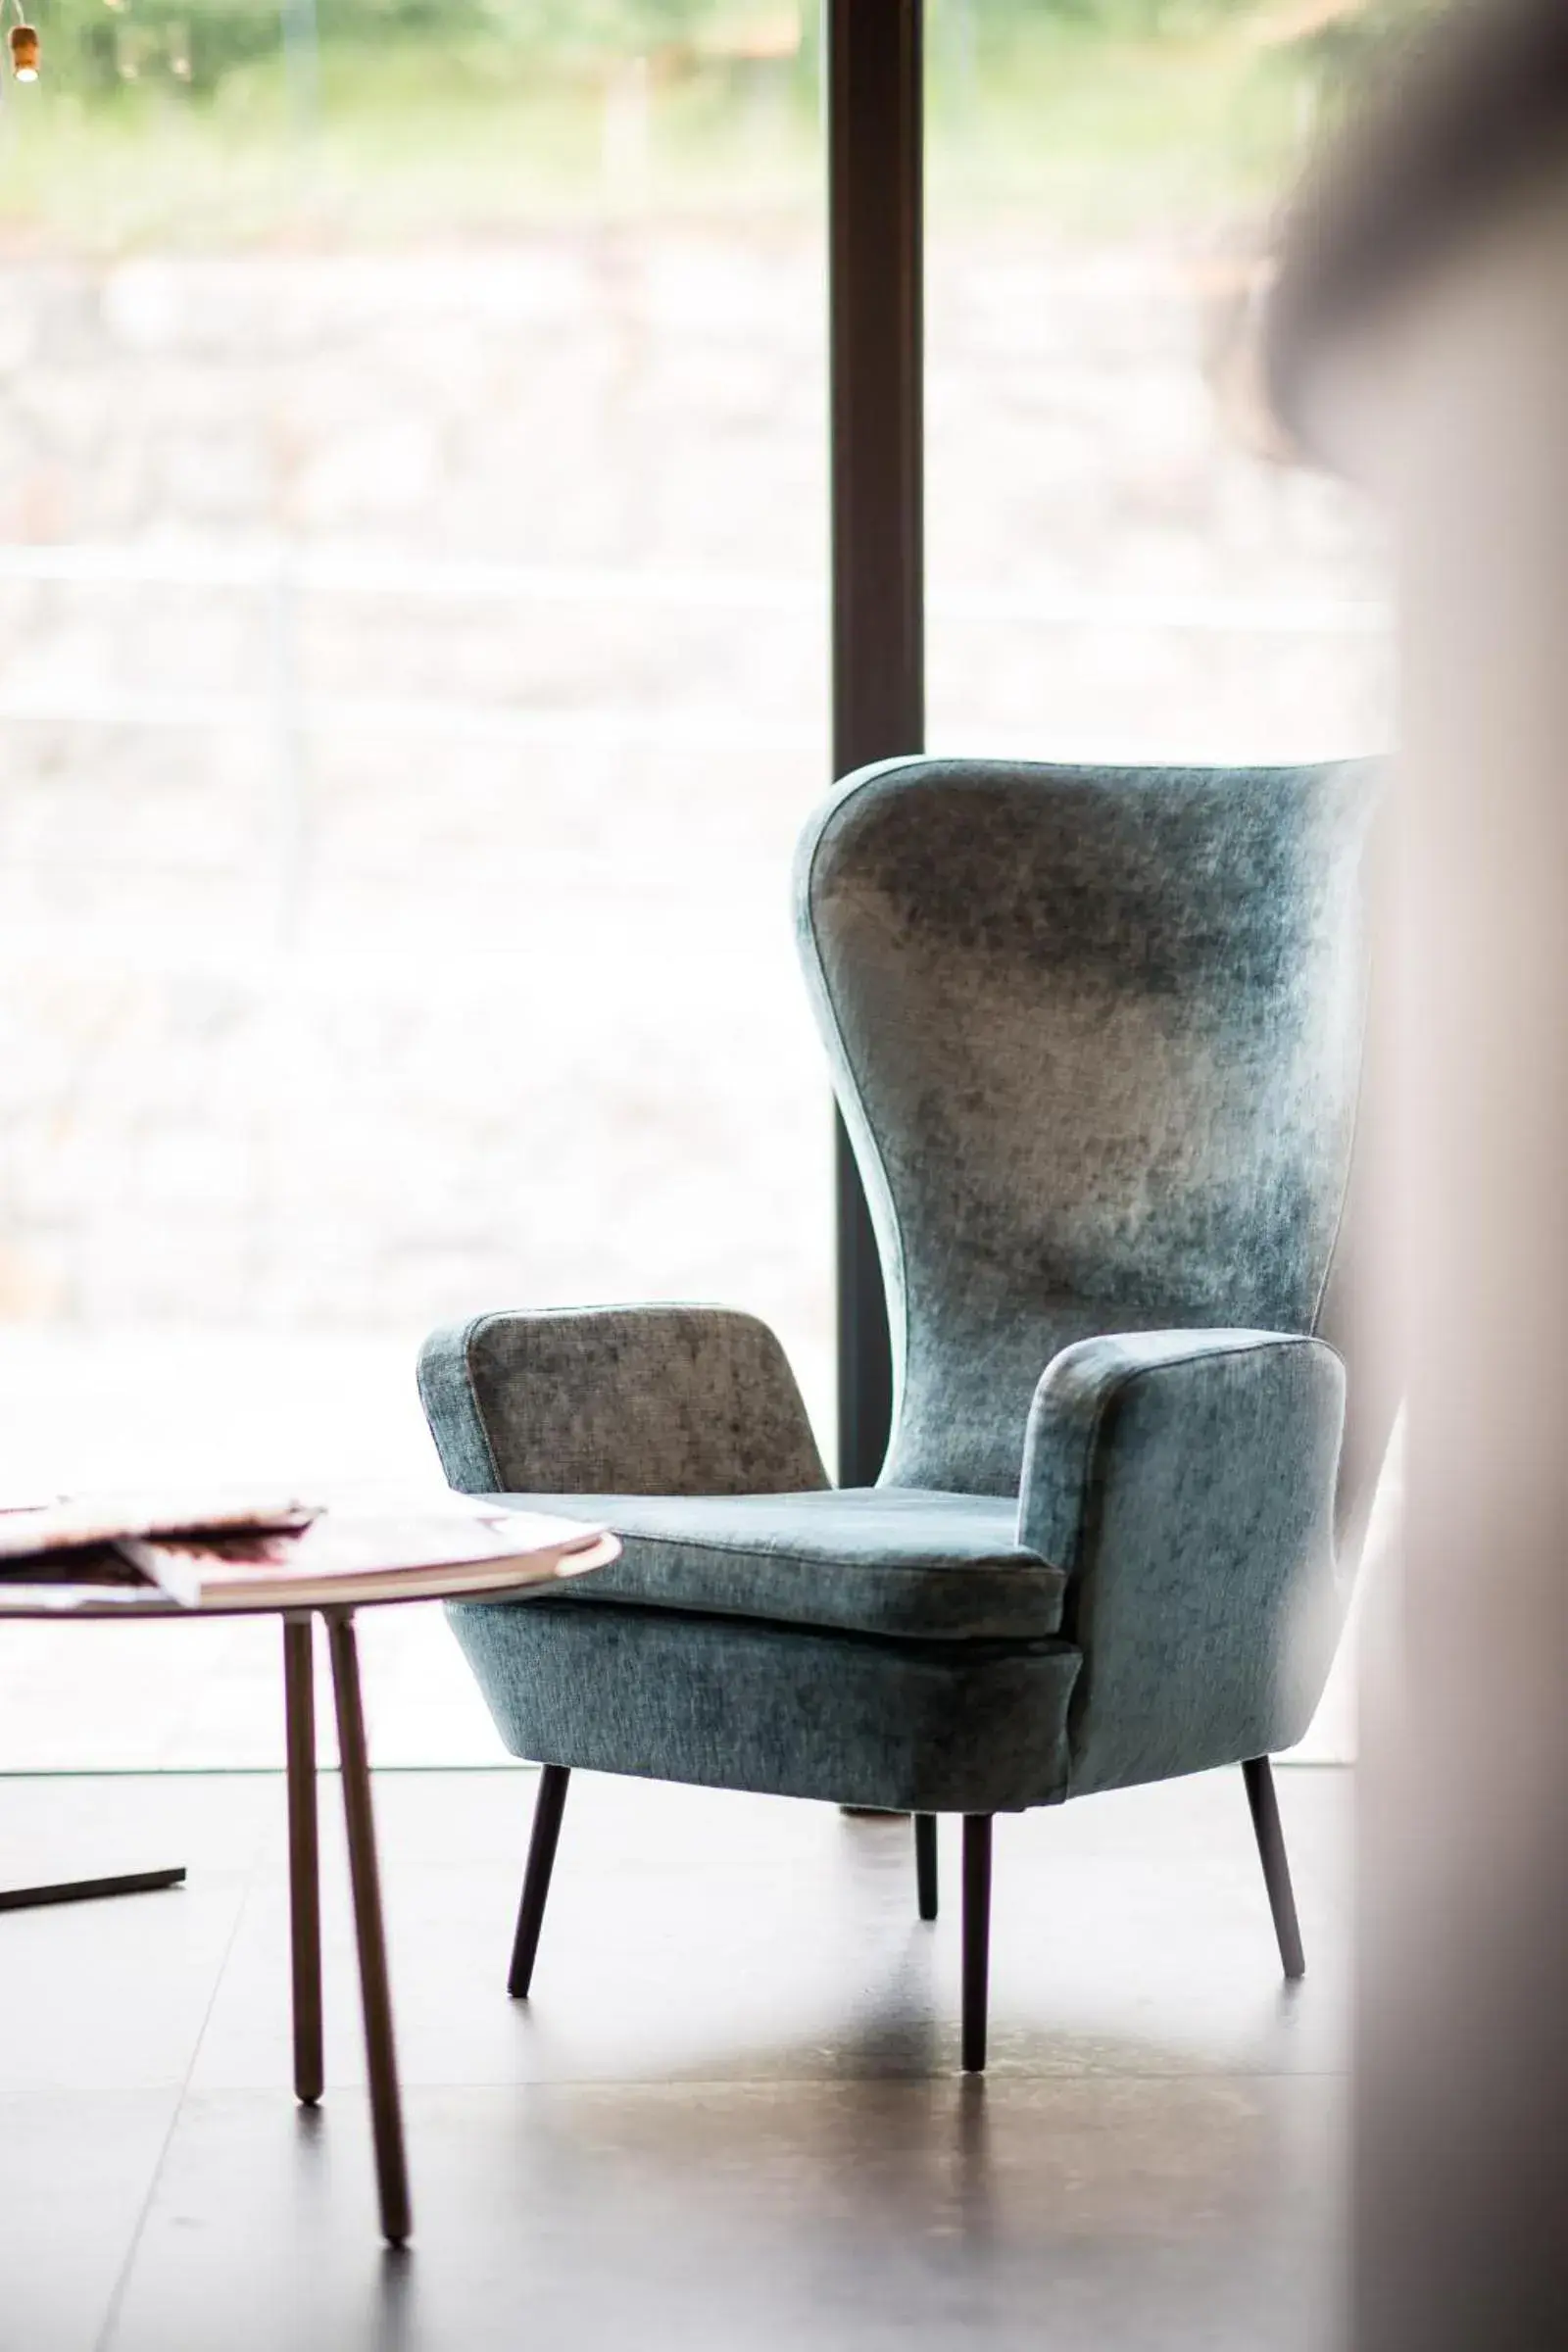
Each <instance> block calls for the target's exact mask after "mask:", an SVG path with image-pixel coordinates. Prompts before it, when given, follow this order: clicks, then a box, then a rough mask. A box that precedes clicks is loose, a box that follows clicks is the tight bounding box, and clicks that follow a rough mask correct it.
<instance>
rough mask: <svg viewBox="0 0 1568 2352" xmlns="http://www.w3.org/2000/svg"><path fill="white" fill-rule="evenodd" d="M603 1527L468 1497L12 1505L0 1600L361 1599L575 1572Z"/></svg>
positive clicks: (0, 1528)
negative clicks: (383, 1502) (527, 1572)
mask: <svg viewBox="0 0 1568 2352" xmlns="http://www.w3.org/2000/svg"><path fill="white" fill-rule="evenodd" d="M606 1556H607V1540H606V1537H605V1532H604V1530H603V1529H602V1528H598V1527H594V1526H591V1525H586V1524H584V1523H583V1522H582V1521H580V1520H575V1519H562V1518H555V1517H553V1516H547V1515H546V1514H544V1513H542V1512H537V1511H515V1510H509V1509H508V1508H507V1507H506V1506H505V1505H504V1504H500V1503H494V1502H488V1501H486V1500H484V1499H483V1498H481V1497H475V1496H467V1495H448V1496H441V1495H435V1496H432V1497H430V1498H429V1500H427V1501H418V1502H415V1503H408V1502H402V1503H399V1504H398V1505H397V1506H395V1507H386V1506H382V1507H376V1506H375V1505H374V1504H370V1503H360V1502H356V1503H352V1504H349V1505H346V1506H338V1505H334V1506H332V1507H331V1508H328V1507H326V1506H325V1505H323V1504H321V1503H319V1502H313V1501H307V1500H303V1499H301V1498H300V1497H298V1496H296V1495H287V1494H284V1493H281V1492H279V1493H276V1494H272V1495H257V1494H254V1493H252V1494H247V1495H235V1494H233V1493H224V1494H219V1495H193V1494H184V1495H178V1494H173V1493H168V1492H166V1493H160V1494H156V1495H154V1494H148V1495H72V1496H63V1497H61V1498H59V1499H57V1500H55V1501H51V1502H44V1503H27V1504H22V1505H16V1506H12V1507H9V1508H8V1507H4V1506H0V1605H3V1604H4V1603H5V1602H9V1603H10V1605H11V1606H12V1607H13V1608H14V1609H16V1608H23V1607H26V1608H38V1609H43V1610H48V1611H50V1612H55V1611H59V1612H61V1613H68V1612H70V1611H71V1610H73V1609H81V1608H95V1609H96V1608H103V1607H110V1608H113V1607H114V1606H116V1605H117V1604H121V1605H124V1606H126V1607H130V1608H133V1607H135V1606H136V1605H137V1604H138V1602H139V1603H140V1605H141V1606H143V1607H145V1606H146V1605H147V1604H148V1602H149V1601H150V1600H152V1599H154V1598H155V1597H156V1598H162V1599H164V1600H166V1601H176V1602H177V1603H178V1604H179V1605H180V1606H181V1607H182V1608H188V1609H234V1608H276V1607H279V1606H289V1605H294V1606H298V1607H301V1608H310V1607H321V1606H331V1605H333V1604H334V1603H335V1604H337V1605H339V1606H342V1607H345V1608H349V1607H353V1606H355V1605H356V1604H357V1603H358V1602H361V1601H374V1600H397V1599H400V1598H403V1597H406V1596H407V1595H408V1593H409V1592H410V1589H411V1588H413V1589H415V1590H417V1592H418V1593H420V1595H421V1596H430V1597H438V1596H439V1594H440V1593H442V1592H443V1591H445V1590H452V1591H458V1592H463V1593H482V1592H483V1591H485V1590H486V1589H487V1588H494V1589H495V1590H498V1591H501V1590H505V1589H507V1588H508V1587H511V1586H514V1585H515V1584H516V1583H517V1582H518V1576H517V1569H518V1565H519V1563H520V1562H522V1561H524V1560H526V1561H527V1563H528V1565H529V1566H530V1568H532V1569H533V1570H534V1571H535V1573H536V1574H537V1576H538V1577H539V1578H541V1579H542V1580H543V1579H548V1578H551V1577H567V1576H576V1575H581V1574H583V1573H584V1572H585V1571H586V1570H588V1569H590V1568H594V1567H597V1566H598V1565H599V1564H600V1563H601V1561H603V1560H604V1558H605V1557H606Z"/></svg>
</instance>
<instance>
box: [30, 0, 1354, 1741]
mask: <svg viewBox="0 0 1568 2352" xmlns="http://www.w3.org/2000/svg"><path fill="white" fill-rule="evenodd" d="M1387 4H1388V0H1384V13H1387ZM39 29H40V32H41V35H42V43H43V59H42V73H41V77H40V79H39V80H38V81H37V82H36V83H35V84H33V85H29V86H21V85H17V84H15V83H13V84H12V85H11V86H10V87H9V88H8V90H7V94H6V98H5V103H4V106H3V108H0V613H3V615H4V635H3V639H0V1031H3V1041H4V1042H3V1051H0V1072H3V1080H0V1083H3V1086H4V1090H5V1104H6V1109H5V1116H6V1125H7V1135H6V1150H5V1156H4V1168H3V1177H0V1465H3V1468H0V1487H3V1488H4V1490H5V1491H6V1492H8V1493H10V1494H13V1495H15V1494H19V1493H32V1492H36V1491H39V1490H47V1489H48V1488H50V1487H51V1486H55V1485H60V1484H71V1485H74V1484H80V1483H84V1482H87V1481H99V1480H106V1479H123V1478H137V1479H145V1478H150V1477H163V1476H170V1475H201V1476H214V1475H219V1476H231V1475H237V1476H243V1475H250V1474H256V1475H263V1476H285V1477H290V1478H296V1479H298V1480H299V1481H300V1482H301V1483H302V1484H305V1485H311V1484H314V1483H317V1482H319V1481H321V1480H325V1479H348V1480H355V1479H370V1478H375V1479H394V1480H410V1479H420V1478H430V1477H433V1476H434V1475H435V1472H434V1465H433V1459H432V1457H431V1455H430V1452H429V1449H428V1446H427V1442H426V1440H425V1438H424V1434H423V1429H422V1423H421V1421H420V1419H419V1415H418V1412H417V1404H416V1402H415V1397H414V1391H413V1379H412V1364H413V1356H414V1351H415V1348H416V1347H417V1341H418V1339H419V1337H420V1336H421V1334H422V1333H423V1331H424V1330H425V1329H427V1328H428V1327H429V1326H430V1325H431V1324H432V1323H434V1322H436V1321H439V1320H443V1319H446V1318H450V1317H455V1316H458V1315H461V1314H464V1313H466V1312H468V1311H470V1310H472V1309H474V1308H477V1307H482V1306H494V1305H498V1304H504V1303H522V1302H529V1303H549V1302H552V1301H562V1300H587V1299H613V1298H628V1297H661V1296H665V1297H668V1296H675V1297H681V1296H684V1297H702V1298H722V1299H731V1300H734V1301H736V1302H741V1303H746V1304H749V1305H751V1306H753V1307H755V1308H756V1309H757V1310H758V1311H760V1312H761V1313H762V1314H764V1315H766V1316H767V1317H769V1318H770V1319H771V1320H772V1321H773V1322H774V1323H775V1324H776V1325H777V1326H778V1328H779V1329H780V1331H781V1333H782V1335H783V1336H784V1338H785V1341H786V1343H787V1345H788V1346H789V1348H790V1350H791V1353H792V1355H793V1356H794V1358H795V1360H796V1362H797V1365H798V1366H799V1368H800V1370H801V1372H802V1375H803V1379H804V1382H805V1385H806V1387H807V1390H808V1393H809V1399H810V1401H811V1404H812V1407H813V1410H815V1411H816V1412H817V1414H818V1416H819V1418H820V1419H821V1420H822V1421H823V1423H824V1425H825V1424H826V1423H827V1421H828V1419H829V1415H830V1410H831V1397H830V1365H831V1354H832V1349H831V1328H830V1323H831V1315H830V1277H831V1267H830V1262H829V1256H830V1238H831V1237H830V1191H829V1171H828V1144H829V1127H828V1121H827V1117H826V1109H825V1088H824V1080H823V1074H822V1070H821V1066H820V1061H819V1057H818V1054H817V1049H816V1045H815V1041H814V1038H813V1036H812V1034H811V1031H810V1027H809V1018H808V1014H807V1011H806V1008H805V1003H804V999H803V996H802V993H801V990H800V987H799V983H798V978H797V974H796V969H795V964H794V956H793V949H792V945H791V941H790V928H789V907H788V865H789V853H790V848H791V844H792V842H793V839H794V836H795V834H796V831H797V829H798V827H799V825H800V823H801V821H802V818H803V817H804V815H805V813H806V811H807V809H809V806H810V804H811V802H812V801H813V799H814V798H815V797H816V796H817V794H818V793H819V792H820V791H821V790H822V789H823V788H824V786H825V783H826V780H827V773H828V750H827V725H826V652H825V643H826V631H825V561H824V556H825V528H826V515H825V463H824V460H825V449H824V435H825V368H824V350H823V342H824V311H825V298H824V251H823V234H822V227H823V224H822V221H821V217H820V182H821V167H820V158H819V152H818V150H819V129H818V91H817V76H818V69H819V60H818V48H819V42H818V34H817V26H816V21H815V15H814V11H813V9H812V8H811V6H809V4H808V5H797V0H595V5H593V6H591V7H590V6H579V5H576V0H282V6H281V8H279V7H278V6H277V5H275V4H273V0H39ZM1359 29H1360V14H1359V12H1357V11H1356V10H1355V9H1354V8H1353V7H1348V6H1344V5H1336V6H1333V7H1328V6H1324V7H1318V8H1306V9H1303V8H1299V7H1292V8H1286V7H1283V6H1281V5H1279V4H1278V0H1266V4H1265V0H930V7H929V19H928V50H929V61H930V116H931V138H930V174H929V181H930V205H929V265H930V290H929V304H928V339H929V362H930V366H929V396H928V421H929V507H928V533H929V547H930V559H931V637H930V701H931V735H932V741H933V744H934V745H937V746H940V747H943V748H963V749H971V750H1015V751H1019V752H1024V753H1027V754H1031V755H1038V756H1041V757H1072V756H1074V755H1077V754H1079V753H1083V752H1093V753H1100V752H1104V751H1111V752H1115V753H1126V754H1130V755H1133V756H1139V757H1152V758H1159V759H1170V758H1183V757H1199V758H1208V757H1232V756H1237V757H1247V756H1258V757H1263V758H1269V759H1277V758H1289V757H1293V756H1296V755H1298V754H1299V753H1313V752H1318V751H1322V750H1335V749H1341V748H1345V747H1347V746H1349V747H1355V748H1359V747H1361V746H1363V745H1364V744H1365V743H1366V742H1367V741H1368V740H1369V739H1372V738H1375V737H1376V736H1377V735H1378V733H1379V732H1380V731H1381V726H1382V697H1383V692H1384V685H1383V678H1384V642H1383V634H1382V616H1381V613H1380V610H1379V603H1378V583H1377V568H1376V561H1375V551H1374V550H1372V548H1371V547H1370V545H1369V544H1368V542H1367V539H1366V536H1365V532H1364V527H1363V525H1362V524H1361V522H1360V521H1359V520H1358V519H1357V517H1356V516H1355V515H1354V514H1353V512H1352V510H1351V509H1350V507H1349V504H1348V501H1346V500H1345V499H1344V498H1342V497H1341V495H1340V494H1339V493H1337V492H1335V491H1333V490H1332V489H1330V488H1328V487H1326V486H1325V485H1323V484H1321V483H1319V482H1316V481H1314V480H1312V479H1311V478H1309V477H1308V476H1306V475H1304V474H1302V473H1299V472H1297V471H1294V470H1292V469H1291V468H1289V467H1287V466H1283V465H1282V464H1280V463H1279V461H1278V458H1277V456H1275V455H1272V454H1270V453H1269V451H1268V449H1267V445H1266V438H1265V428H1264V425H1263V421H1262V417H1261V411H1260V407H1259V404H1258V400H1257V396H1256V392H1255V388H1254V387H1253V386H1252V384H1251V382H1250V375H1249V363H1248V352H1249V339H1248V331H1247V330H1248V323H1249V314H1250V305H1251V303H1252V302H1253V300H1254V298H1255V295H1256V291H1257V287H1258V283H1259V277H1258V271H1259V262H1258V255H1259V253H1260V251H1261V250H1262V247H1263V244H1264V242H1265V237H1266V228H1267V222H1268V218H1269V213H1270V208H1271V206H1272V204H1273V203H1274V201H1275V199H1276V197H1277V195H1278V192H1279V190H1280V189H1281V187H1282V186H1283V185H1284V184H1285V183H1286V182H1287V180H1288V178H1289V176H1290V174H1291V172H1293V170H1294V168H1295V166H1296V163H1297V161H1298V159H1299V155H1300V153H1301V152H1302V148H1303V144H1304V141H1305V139H1306V138H1307V137H1308V136H1309V135H1310V129H1311V124H1312V122H1313V119H1314V114H1315V111H1316V110H1317V109H1319V108H1320V107H1321V106H1322V105H1323V104H1325V103H1331V102H1332V93H1333V88H1334V79H1335V73H1336V71H1337V61H1338V59H1339V58H1340V56H1341V55H1342V54H1343V52H1344V50H1345V48H1346V46H1347V44H1353V42H1354V40H1355V39H1356V38H1357V35H1358V30H1359ZM368 1631H369V1635H370V1639H371V1641H372V1642H374V1643H376V1644H377V1645H378V1647H379V1655H378V1657H377V1658H376V1660H375V1661H374V1663H373V1669H372V1671H371V1673H370V1675H369V1677H368V1682H369V1690H370V1696H371V1704H372V1708H373V1709H375V1710H377V1711H378V1713H379V1721H378V1722H377V1723H375V1724H374V1725H373V1726H372V1730H373V1732H374V1735H375V1737H376V1740H377V1747H378V1753H379V1754H380V1755H381V1756H382V1758H383V1760H394V1759H395V1758H397V1757H400V1756H407V1757H410V1758H413V1757H418V1756H422V1757H429V1758H431V1759H439V1758H441V1757H444V1756H457V1755H466V1754H473V1755H475V1756H478V1755H489V1754H491V1753H493V1747H492V1745H491V1742H490V1738H489V1734H488V1732H487V1731H486V1729H485V1727H484V1726H483V1724H482V1723H481V1722H480V1721H479V1719H478V1716H477V1711H476V1705H475V1702H473V1701H472V1699H471V1697H470V1696H469V1694H468V1691H467V1688H466V1681H465V1680H464V1678H463V1675H462V1670H461V1668H460V1667H459V1666H458V1665H457V1664H456V1662H455V1660H454V1659H453V1657H452V1655H451V1653H450V1651H449V1649H448V1647H447V1645H446V1642H445V1637H444V1635H442V1634H441V1633H440V1631H439V1629H438V1628H420V1627H418V1626H417V1625H414V1624H413V1623H412V1622H411V1621H410V1620H408V1619H401V1620H400V1619H394V1618H391V1617H388V1618H386V1619H384V1620H382V1621H379V1622H377V1623H375V1624H374V1625H373V1626H372V1627H371V1628H369V1629H368ZM134 1642H135V1636H134V1635H133V1634H112V1633H105V1634H102V1635H100V1634H97V1633H93V1634H90V1635H89V1634H87V1633H84V1632H78V1633H75V1634H70V1635H60V1634H55V1633H52V1632H49V1631H48V1630H44V1631H42V1632H38V1633H33V1632H30V1631H15V1630H14V1631H13V1632H12V1633H11V1634H8V1635H7V1637H6V1642H5V1645H4V1652H3V1655H0V1764H5V1763H13V1764H15V1763H27V1762H50V1761H72V1762H106V1763H115V1762H123V1763H132V1762H137V1761H166V1762H179V1761H182V1762H192V1763H200V1762H211V1761H223V1760H230V1761H243V1760H254V1761H262V1760H267V1761H271V1760H273V1759H274V1758H275V1754H276V1740H275V1724H274V1721H273V1709H274V1704H275V1678H274V1676H273V1673H272V1667H273V1661H272V1659H271V1656H270V1645H269V1646H267V1648H266V1649H265V1653H264V1649H263V1647H262V1646H261V1644H262V1642H263V1635H262V1634H261V1633H259V1632H257V1631H256V1630H255V1629H244V1628H241V1629H237V1630H223V1629H213V1628H200V1629H194V1630H193V1632H192V1634H191V1635H190V1636H189V1637H188V1641H187V1644H186V1645H185V1646H184V1647H183V1648H181V1649H180V1654H178V1655H177V1656H176V1655H175V1651H176V1648H179V1647H180V1645H175V1644H172V1643H166V1642H159V1643H147V1644H145V1645H144V1646H141V1647H133V1646H131V1645H132V1644H134ZM202 1643H205V1647H201V1646H200V1644H202Z"/></svg>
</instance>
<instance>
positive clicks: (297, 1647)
mask: <svg viewBox="0 0 1568 2352" xmlns="http://www.w3.org/2000/svg"><path fill="white" fill-rule="evenodd" d="M314 1646H315V1644H314V1641H313V1637H312V1626H311V1620H310V1617H309V1616H308V1615H305V1616H299V1617H285V1618H284V1620H283V1703H284V1710H285V1713H286V1716H287V1722H288V1904H289V1925H290V1929H291V1934H292V1943H293V1961H294V2095H295V2097H296V2098H297V2099H300V2100H302V2101H303V2102H304V2104H305V2105H306V2106H307V2107H314V2106H315V2105H316V2102H317V2100H318V2099H319V2097H320V2095H321V2089H322V2084H323V2082H324V2081H325V2069H324V2062H323V2058H322V2052H321V1877H320V1842H319V1837H318V1834H317V1818H316V1691H315V1688H314V1683H313V1652H314Z"/></svg>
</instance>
